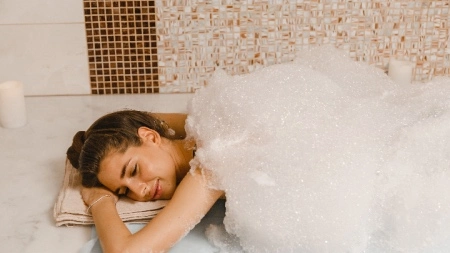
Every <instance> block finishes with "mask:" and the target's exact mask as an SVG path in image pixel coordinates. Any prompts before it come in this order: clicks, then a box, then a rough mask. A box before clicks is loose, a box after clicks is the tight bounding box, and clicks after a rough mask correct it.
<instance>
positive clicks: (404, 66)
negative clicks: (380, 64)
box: [388, 58, 416, 85]
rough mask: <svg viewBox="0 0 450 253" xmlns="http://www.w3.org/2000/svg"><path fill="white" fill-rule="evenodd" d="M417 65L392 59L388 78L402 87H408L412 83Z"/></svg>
mask: <svg viewBox="0 0 450 253" xmlns="http://www.w3.org/2000/svg"><path fill="white" fill-rule="evenodd" d="M415 65H416V64H415V63H414V62H410V61H402V60H397V59H394V58H391V59H390V60H389V70H388V76H390V77H391V78H392V79H393V80H394V82H396V83H398V84H400V85H408V84H410V83H411V81H412V73H413V69H414V67H415Z"/></svg>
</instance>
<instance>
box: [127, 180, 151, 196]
mask: <svg viewBox="0 0 450 253" xmlns="http://www.w3.org/2000/svg"><path fill="white" fill-rule="evenodd" d="M127 187H128V189H129V193H128V197H129V198H132V199H134V200H144V198H145V193H146V187H147V186H146V184H145V183H144V182H141V181H139V180H137V179H132V180H130V181H129V183H128V186H127Z"/></svg>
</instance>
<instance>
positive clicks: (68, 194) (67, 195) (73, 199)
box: [53, 160, 167, 226]
mask: <svg viewBox="0 0 450 253" xmlns="http://www.w3.org/2000/svg"><path fill="white" fill-rule="evenodd" d="M80 189H81V177H80V173H79V172H78V170H77V169H75V168H74V167H73V166H72V165H71V164H70V162H69V160H66V168H65V174H64V182H63V185H62V187H61V190H60V192H59V195H58V199H57V201H56V203H55V206H54V208H53V216H54V218H55V221H56V226H62V225H67V226H70V225H90V224H94V221H93V219H92V216H91V215H90V214H88V213H86V209H87V207H86V205H85V204H84V202H83V199H82V197H81V193H80ZM166 204H167V200H158V201H148V202H138V201H134V200H131V199H129V198H120V199H119V201H118V202H117V204H116V208H117V211H118V213H119V216H120V217H121V218H122V220H123V221H124V222H135V223H142V222H148V221H149V220H151V219H152V218H153V217H154V216H155V215H156V214H157V213H158V212H159V211H160V210H161V209H163V208H164V206H165V205H166Z"/></svg>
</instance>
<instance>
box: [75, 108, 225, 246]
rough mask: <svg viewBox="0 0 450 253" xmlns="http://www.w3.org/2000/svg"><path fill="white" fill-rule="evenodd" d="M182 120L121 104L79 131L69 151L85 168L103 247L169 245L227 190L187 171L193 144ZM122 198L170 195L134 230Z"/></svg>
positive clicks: (86, 191)
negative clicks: (125, 218)
mask: <svg viewBox="0 0 450 253" xmlns="http://www.w3.org/2000/svg"><path fill="white" fill-rule="evenodd" d="M158 118H161V119H162V118H163V119H164V121H163V120H160V119H158ZM185 118H186V116H185V115H179V114H168V115H163V114H159V115H155V116H152V115H150V114H149V113H146V112H139V111H133V110H124V111H119V112H114V113H111V114H108V115H105V116H103V117H101V118H100V119H98V120H97V121H96V122H94V123H93V124H92V126H91V127H90V128H89V129H88V130H87V131H86V132H84V131H80V132H78V133H77V134H76V135H75V136H74V139H73V144H72V146H71V147H70V148H69V149H68V151H67V155H68V157H69V160H70V161H71V163H72V165H73V166H74V167H76V168H78V169H79V170H80V171H81V175H82V184H83V186H85V187H86V188H84V189H83V191H82V197H83V199H84V201H85V203H86V205H88V207H89V211H90V212H91V213H92V216H93V218H94V222H95V225H96V228H97V232H98V235H99V238H100V242H101V245H102V248H103V250H104V252H162V251H166V250H168V249H169V248H170V247H171V246H172V245H173V244H174V243H176V242H177V241H178V240H179V239H180V238H182V237H183V236H184V235H185V234H186V233H187V232H188V231H189V229H190V228H192V227H193V226H194V225H195V224H196V223H198V222H199V221H200V219H201V218H202V217H203V215H205V214H206V212H207V211H208V210H209V208H210V207H211V206H212V205H213V204H214V203H215V201H216V200H217V199H218V198H219V197H220V196H221V195H222V192H221V191H217V190H212V189H210V188H208V187H206V182H205V177H203V176H202V175H201V173H200V172H199V171H198V170H193V171H192V172H191V173H188V171H189V169H190V166H189V161H190V160H191V159H192V157H193V145H192V142H191V141H187V140H184V139H182V137H184V135H185V133H184V130H183V127H182V126H183V123H184V122H183V121H184V119H185ZM166 121H167V122H168V123H169V124H171V126H172V128H169V127H168V124H167V123H166ZM175 189H177V190H175ZM118 196H127V197H129V198H131V199H134V200H137V201H152V200H158V199H172V201H170V202H169V204H168V205H167V206H166V207H165V208H164V209H163V211H161V212H160V214H158V215H157V217H156V218H154V219H153V220H152V221H151V222H149V224H148V225H147V226H146V227H145V228H144V229H142V230H141V231H139V232H138V233H136V234H133V235H132V234H131V233H130V232H129V231H128V229H127V228H126V227H125V225H124V223H123V222H122V221H121V219H120V218H119V216H118V214H117V211H116V208H115V203H116V202H117V198H118ZM193 196H195V197H193ZM111 231H113V232H111Z"/></svg>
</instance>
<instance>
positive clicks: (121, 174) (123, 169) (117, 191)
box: [114, 158, 131, 195]
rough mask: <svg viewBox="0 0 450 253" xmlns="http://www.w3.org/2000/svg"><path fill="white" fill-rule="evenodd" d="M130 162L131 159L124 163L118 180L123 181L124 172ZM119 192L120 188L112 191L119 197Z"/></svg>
mask: <svg viewBox="0 0 450 253" xmlns="http://www.w3.org/2000/svg"><path fill="white" fill-rule="evenodd" d="M130 162H131V158H130V160H128V162H126V163H125V164H124V165H123V167H122V172H121V173H120V179H123V178H124V177H125V172H126V171H127V167H128V165H129V164H130ZM119 192H120V187H119V188H117V189H116V190H115V191H114V193H116V194H117V195H119Z"/></svg>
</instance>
